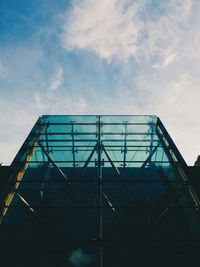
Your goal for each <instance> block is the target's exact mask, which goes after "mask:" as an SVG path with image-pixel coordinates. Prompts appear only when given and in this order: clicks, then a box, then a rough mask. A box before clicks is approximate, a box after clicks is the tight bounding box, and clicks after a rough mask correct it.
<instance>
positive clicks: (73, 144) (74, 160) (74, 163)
mask: <svg viewBox="0 0 200 267" xmlns="http://www.w3.org/2000/svg"><path fill="white" fill-rule="evenodd" d="M74 122H75V121H71V124H72V155H73V167H76V157H75V153H76V150H75V140H74V135H75V133H74Z"/></svg>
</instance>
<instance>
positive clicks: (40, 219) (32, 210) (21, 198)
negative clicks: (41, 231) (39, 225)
mask: <svg viewBox="0 0 200 267" xmlns="http://www.w3.org/2000/svg"><path fill="white" fill-rule="evenodd" d="M16 194H17V196H18V197H19V199H20V200H21V201H22V202H23V203H24V204H25V206H26V207H27V208H28V209H29V210H30V211H31V212H32V213H33V214H34V215H35V216H37V218H38V219H39V221H40V222H43V220H42V218H40V216H39V215H38V214H37V212H36V211H35V210H34V209H33V208H32V207H31V205H30V204H29V203H28V202H27V201H26V200H25V199H24V198H23V197H22V196H21V195H20V194H19V192H16Z"/></svg>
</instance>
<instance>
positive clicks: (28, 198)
mask: <svg viewBox="0 0 200 267" xmlns="http://www.w3.org/2000/svg"><path fill="white" fill-rule="evenodd" d="M10 169H11V174H10V176H9V180H8V182H7V184H6V186H5V188H4V191H3V192H2V194H1V218H0V223H1V224H0V241H1V250H0V258H1V262H3V263H4V265H2V266H13V265H15V266H29V267H31V266H48V267H51V266H52V267H54V266H55V267H57V266H58V267H59V266H60V267H61V266H77V267H79V266H88V267H97V266H98V267H102V266H104V267H111V266H115V267H118V266H133V265H136V266H146V264H147V263H148V265H149V266H153V265H154V266H169V264H171V265H173V264H176V265H177V264H182V266H184V264H187V265H188V264H190V265H191V264H193V263H195V262H196V260H197V259H198V251H199V240H200V239H199V237H200V218H199V205H200V202H199V198H198V195H197V193H196V191H195V190H194V188H193V186H192V184H191V182H190V179H189V174H188V168H187V165H186V163H185V161H184V159H183V158H182V156H181V154H180V153H179V151H178V149H177V147H176V145H175V144H174V142H173V141H172V139H171V137H170V135H169V134H168V132H167V130H166V129H165V127H164V125H163V124H162V122H161V120H160V119H159V118H158V117H156V116H105V115H104V116H101V115H99V116H96V115H92V116H42V117H40V118H39V119H38V121H37V122H36V124H35V125H34V127H33V129H32V130H31V132H30V134H29V136H28V137H27V139H26V140H25V142H24V144H23V145H22V147H21V149H20V150H19V152H18V154H17V155H16V157H15V159H14V160H13V162H12V164H11V166H10ZM151 264H152V265H151Z"/></svg>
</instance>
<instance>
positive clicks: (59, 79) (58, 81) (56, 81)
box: [48, 66, 64, 91]
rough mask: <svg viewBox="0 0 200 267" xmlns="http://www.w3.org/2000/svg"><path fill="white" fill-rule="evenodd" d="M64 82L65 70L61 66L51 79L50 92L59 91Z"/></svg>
mask: <svg viewBox="0 0 200 267" xmlns="http://www.w3.org/2000/svg"><path fill="white" fill-rule="evenodd" d="M63 81H64V77H63V68H62V67H61V66H58V67H57V68H56V71H55V73H54V74H53V77H52V78H51V81H50V85H49V88H48V90H49V91H56V90H58V89H59V88H60V86H61V85H62V84H63Z"/></svg>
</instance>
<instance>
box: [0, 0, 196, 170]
mask: <svg viewBox="0 0 200 267" xmlns="http://www.w3.org/2000/svg"><path fill="white" fill-rule="evenodd" d="M199 14H200V1H199V0H101V1H100V0H59V1H57V0H29V1H28V0H17V1H16V0H0V112H1V116H0V162H3V164H4V165H6V164H10V163H11V162H12V160H13V158H14V156H15V155H16V153H17V152H18V150H19V148H20V147H21V145H22V143H23V141H24V139H25V138H26V137H27V135H28V133H29V132H30V130H31V128H32V126H33V124H34V123H35V121H36V120H37V118H38V117H39V116H40V115H42V114H136V115H137V114H152V115H154V114H155V115H158V116H159V117H160V119H161V120H162V122H163V123H164V125H165V127H166V128H167V130H168V132H169V133H170V135H171V137H172V139H173V140H174V141H175V143H176V145H177V147H178V149H179V150H180V152H181V154H182V155H183V157H184V158H185V160H186V162H187V163H188V164H189V165H193V164H194V161H195V160H196V158H197V155H198V154H200V116H199V115H200V88H199V87H200V30H199V29H200V16H199Z"/></svg>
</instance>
